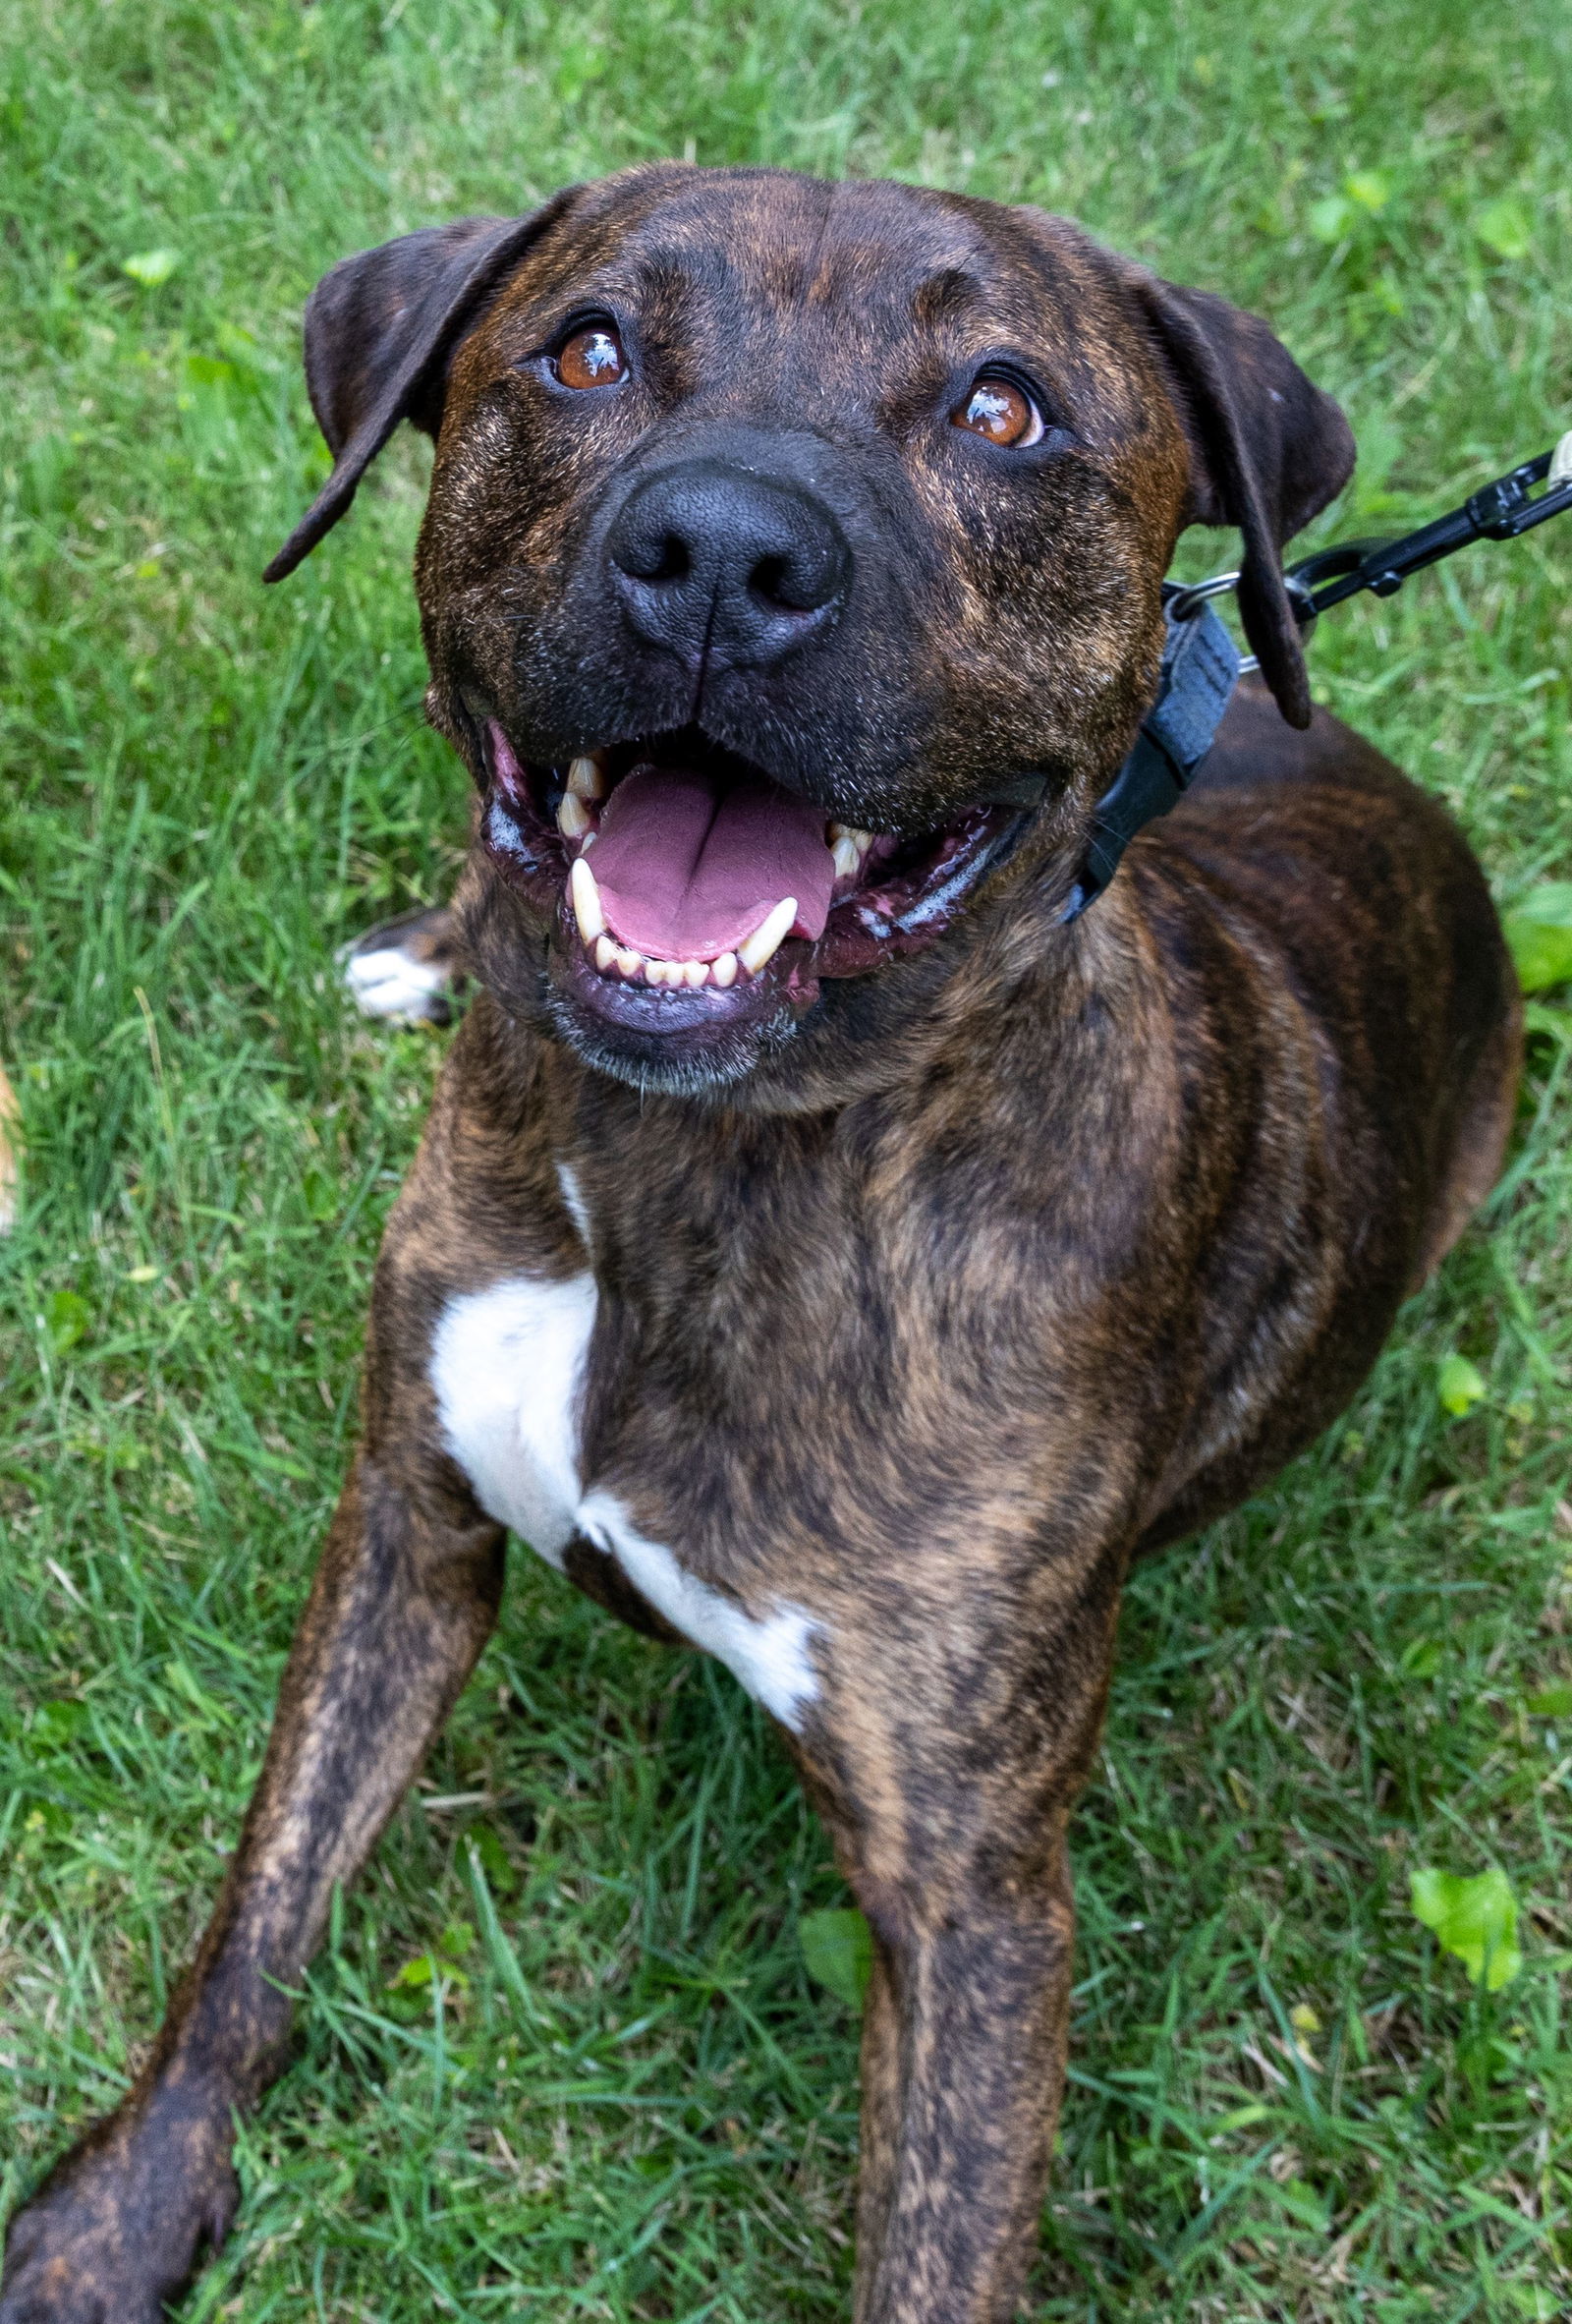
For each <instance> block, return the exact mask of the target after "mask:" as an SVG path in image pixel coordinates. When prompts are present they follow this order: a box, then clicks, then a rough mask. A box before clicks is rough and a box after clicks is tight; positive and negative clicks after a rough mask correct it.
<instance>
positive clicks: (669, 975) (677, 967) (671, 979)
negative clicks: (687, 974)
mask: <svg viewBox="0 0 1572 2324" xmlns="http://www.w3.org/2000/svg"><path fill="white" fill-rule="evenodd" d="M645 975H646V977H647V978H648V979H649V982H650V983H651V985H680V984H681V983H682V966H681V963H680V962H678V961H675V960H646V962H645Z"/></svg>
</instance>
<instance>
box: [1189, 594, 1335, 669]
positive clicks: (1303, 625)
mask: <svg viewBox="0 0 1572 2324" xmlns="http://www.w3.org/2000/svg"><path fill="white" fill-rule="evenodd" d="M1238 588H1239V575H1238V574H1237V573H1214V574H1213V575H1212V576H1211V578H1210V580H1209V581H1194V582H1192V583H1191V584H1190V586H1189V588H1188V589H1182V590H1178V591H1176V592H1175V594H1174V595H1172V596H1171V597H1170V598H1169V599H1168V606H1167V611H1168V617H1169V619H1170V620H1171V621H1191V620H1193V619H1194V618H1195V616H1196V615H1197V614H1198V613H1199V612H1200V611H1201V608H1202V606H1203V605H1205V604H1206V602H1207V599H1208V597H1227V596H1232V595H1235V594H1236V592H1237V591H1238ZM1283 588H1284V589H1285V590H1286V592H1287V594H1288V602H1289V605H1290V606H1291V607H1292V609H1293V616H1294V619H1295V621H1297V622H1298V624H1299V636H1300V643H1301V644H1302V645H1306V646H1308V645H1309V644H1310V640H1311V634H1312V632H1313V631H1314V629H1315V627H1316V600H1315V598H1314V597H1313V596H1312V595H1311V593H1310V590H1309V588H1308V587H1307V585H1306V584H1305V583H1304V582H1303V581H1301V580H1300V578H1299V576H1298V574H1297V573H1285V574H1284V575H1283ZM1260 667H1261V659H1260V656H1259V655H1258V654H1254V653H1242V654H1241V655H1240V657H1239V675H1240V676H1241V677H1242V678H1243V677H1248V676H1249V674H1250V672H1251V671H1252V670H1259V669H1260Z"/></svg>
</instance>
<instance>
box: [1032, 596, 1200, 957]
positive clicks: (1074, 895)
mask: <svg viewBox="0 0 1572 2324" xmlns="http://www.w3.org/2000/svg"><path fill="white" fill-rule="evenodd" d="M1178 595H1180V592H1179V591H1178V590H1177V589H1176V588H1175V587H1174V586H1173V584H1172V583H1167V582H1165V583H1164V585H1163V615H1164V618H1165V619H1166V621H1167V624H1168V636H1167V641H1166V643H1165V644H1164V646H1163V649H1162V675H1161V678H1160V680H1159V684H1158V691H1157V699H1156V701H1155V702H1154V703H1153V704H1152V707H1151V709H1150V710H1149V711H1148V712H1147V715H1146V718H1145V719H1144V720H1143V722H1142V727H1141V732H1140V734H1139V735H1138V736H1137V737H1136V747H1135V749H1134V750H1133V751H1132V752H1131V754H1130V756H1129V758H1128V759H1127V760H1126V761H1125V763H1124V765H1122V766H1121V767H1120V769H1119V771H1118V773H1117V774H1116V775H1115V776H1114V778H1113V781H1112V782H1111V783H1110V784H1109V786H1108V788H1107V789H1106V790H1105V791H1104V792H1103V794H1102V797H1101V798H1100V799H1099V800H1098V801H1097V804H1096V806H1095V808H1094V809H1093V831H1092V843H1091V845H1090V846H1089V848H1088V849H1087V859H1086V862H1085V863H1084V864H1083V865H1082V867H1081V877H1080V878H1079V879H1077V881H1076V883H1075V885H1074V887H1073V888H1072V889H1071V890H1070V898H1069V901H1068V903H1067V904H1066V905H1065V908H1064V913H1063V918H1064V919H1065V920H1075V919H1077V918H1078V917H1079V916H1080V914H1081V913H1083V912H1084V911H1085V910H1086V908H1087V906H1088V904H1092V903H1095V901H1096V899H1097V897H1098V896H1099V895H1101V893H1102V891H1103V889H1104V888H1105V887H1106V886H1107V884H1108V882H1109V880H1110V879H1112V878H1113V876H1114V874H1115V872H1117V870H1118V869H1119V859H1120V857H1121V856H1122V855H1123V854H1124V851H1125V849H1126V848H1127V847H1128V846H1129V844H1130V842H1131V840H1132V839H1133V838H1134V837H1135V835H1136V833H1137V832H1138V831H1140V830H1142V829H1144V828H1145V826H1146V825H1147V824H1148V823H1150V822H1152V821H1154V819H1155V818H1156V817H1157V816H1159V815H1166V814H1167V812H1168V810H1169V808H1170V807H1174V806H1176V805H1177V804H1178V802H1179V801H1180V800H1181V799H1182V798H1183V797H1184V795H1185V791H1186V789H1187V788H1188V786H1189V783H1190V778H1191V776H1192V775H1193V774H1194V773H1195V771H1196V768H1197V767H1198V766H1199V765H1201V762H1202V760H1203V759H1205V757H1206V756H1207V752H1208V751H1209V750H1210V748H1211V746H1212V742H1213V740H1214V738H1215V736H1216V732H1217V729H1218V727H1219V726H1220V725H1221V723H1222V714H1223V712H1224V710H1225V709H1227V708H1228V704H1229V701H1230V699H1231V698H1232V695H1233V690H1234V686H1235V684H1236V682H1237V680H1238V677H1239V665H1240V656H1239V649H1238V647H1237V646H1236V645H1235V644H1234V642H1233V640H1232V638H1230V636H1229V635H1228V632H1227V631H1226V630H1225V629H1224V628H1223V625H1222V623H1221V622H1220V621H1219V620H1218V618H1217V616H1216V614H1215V613H1213V611H1212V609H1211V607H1210V606H1209V605H1207V604H1203V605H1202V606H1201V607H1200V608H1199V610H1197V611H1195V612H1193V613H1190V614H1189V615H1188V616H1187V617H1186V618H1185V619H1184V620H1180V621H1176V620H1175V619H1174V615H1173V612H1172V605H1173V600H1174V599H1175V598H1176V597H1177V596H1178Z"/></svg>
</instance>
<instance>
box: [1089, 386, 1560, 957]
mask: <svg viewBox="0 0 1572 2324" xmlns="http://www.w3.org/2000/svg"><path fill="white" fill-rule="evenodd" d="M1536 484H1544V491H1543V492H1540V493H1538V494H1536V493H1535V491H1534V486H1535V485H1536ZM1568 509H1572V431H1569V432H1568V433H1567V434H1566V435H1564V436H1562V438H1561V440H1560V442H1559V443H1558V444H1555V445H1553V446H1552V447H1551V449H1550V450H1549V451H1548V452H1542V453H1541V454H1540V456H1539V458H1538V459H1537V460H1525V461H1524V462H1523V465H1522V466H1521V467H1520V468H1513V469H1509V470H1508V472H1507V474H1506V475H1505V476H1503V477H1497V478H1496V480H1495V482H1493V483H1491V484H1483V485H1481V487H1480V489H1479V490H1478V491H1477V492H1471V493H1470V494H1469V496H1468V498H1467V499H1466V500H1465V501H1464V503H1463V505H1462V507H1461V508H1454V509H1452V510H1450V511H1449V512H1448V513H1447V515H1445V516H1444V517H1437V518H1436V519H1435V520H1434V522H1433V523H1432V524H1429V525H1422V526H1421V527H1420V529H1419V531H1418V532H1417V533H1404V534H1402V535H1400V536H1399V537H1398V538H1396V539H1393V540H1340V541H1338V542H1337V543H1336V544H1335V545H1334V546H1333V547H1331V548H1322V549H1318V550H1317V551H1316V553H1315V555H1314V556H1309V557H1302V558H1301V559H1300V561H1299V563H1298V564H1297V565H1290V566H1289V567H1288V569H1287V571H1286V572H1285V573H1284V575H1283V580H1284V582H1285V583H1286V585H1287V589H1288V601H1289V603H1290V604H1291V605H1292V607H1293V609H1294V618H1295V620H1296V621H1297V622H1298V623H1299V627H1300V632H1301V635H1302V636H1303V637H1304V638H1305V640H1306V642H1307V643H1308V641H1309V639H1310V635H1311V632H1312V631H1313V630H1314V628H1315V626H1316V622H1317V619H1318V617H1319V615H1320V614H1322V613H1324V612H1326V611H1327V609H1328V608H1329V607H1330V606H1333V605H1340V604H1342V602H1343V600H1344V598H1345V597H1352V596H1357V595H1359V593H1360V591H1361V590H1367V589H1368V590H1371V591H1373V592H1374V593H1375V595H1376V596H1378V597H1390V596H1394V595H1396V593H1397V592H1398V591H1399V590H1400V589H1401V588H1402V586H1403V584H1404V582H1405V581H1407V579H1408V578H1409V576H1410V574H1413V573H1422V572H1423V571H1424V570H1425V568H1426V566H1427V565H1434V564H1438V563H1439V561H1440V559H1441V558H1442V557H1449V556H1452V555H1454V554H1455V553H1456V551H1457V550H1458V549H1460V548H1467V547H1468V546H1469V544H1470V543H1471V542H1472V541H1475V540H1516V539H1517V538H1518V536H1519V534H1522V533H1532V532H1533V530H1534V528H1535V526H1536V525H1543V524H1544V523H1545V522H1546V520H1547V519H1548V518H1550V517H1558V516H1561V515H1563V514H1564V513H1565V512H1566V511H1567V510H1568ZM1238 586H1239V576H1238V574H1237V573H1216V574H1213V575H1212V577H1211V579H1210V580H1209V581H1198V582H1195V583H1193V584H1192V585H1191V586H1190V587H1189V588H1187V589H1179V588H1175V587H1173V586H1172V585H1168V586H1166V587H1165V588H1164V591H1163V612H1164V615H1165V616H1166V619H1167V623H1168V638H1167V644H1166V645H1165V647H1164V649H1163V655H1162V679H1161V683H1160V686H1159V689H1158V693H1157V699H1156V702H1155V703H1154V704H1153V705H1152V708H1151V711H1150V712H1149V713H1148V715H1147V717H1146V719H1145V721H1144V723H1143V725H1142V728H1141V732H1140V735H1139V736H1138V737H1137V740H1136V747H1135V749H1134V750H1133V751H1132V752H1131V754H1130V756H1129V758H1128V759H1127V760H1126V761H1125V763H1124V765H1122V766H1121V767H1120V769H1119V772H1118V773H1117V774H1116V775H1115V777H1114V779H1113V781H1112V782H1111V783H1110V785H1109V786H1108V788H1107V790H1106V791H1104V792H1103V794H1102V797H1101V798H1100V799H1099V800H1098V801H1097V804H1096V807H1095V811H1094V813H1095V822H1094V827H1093V837H1092V842H1091V845H1090V847H1089V848H1088V851H1087V860H1086V863H1085V864H1084V865H1083V867H1082V871H1081V877H1080V879H1078V880H1077V881H1076V884H1075V886H1074V887H1073V888H1072V890H1071V892H1070V899H1069V902H1068V903H1067V905H1066V906H1065V910H1064V914H1063V917H1064V919H1066V920H1074V919H1075V918H1076V917H1077V915H1078V914H1080V913H1082V912H1084V911H1085V910H1086V908H1087V906H1088V904H1090V903H1093V902H1095V899H1096V898H1097V897H1098V896H1099V895H1100V894H1101V893H1102V891H1103V889H1104V888H1105V887H1106V886H1107V884H1108V881H1109V880H1110V879H1112V878H1113V875H1114V873H1115V872H1116V871H1117V870H1118V868H1119V859H1120V858H1121V856H1122V855H1123V854H1124V851H1125V849H1126V848H1127V847H1128V846H1129V844H1130V842H1131V840H1132V839H1133V838H1134V837H1135V835H1136V833H1137V832H1138V831H1140V830H1142V829H1144V828H1145V826H1146V825H1147V824H1148V823H1150V822H1152V821H1154V819H1155V818H1156V817H1157V816H1159V815H1166V814H1167V813H1168V811H1169V809H1170V808H1171V807H1175V806H1177V805H1178V803H1179V801H1180V800H1181V799H1182V798H1183V797H1184V794H1185V791H1186V789H1187V787H1188V785H1189V783H1190V779H1191V777H1192V776H1193V775H1194V773H1195V771H1196V769H1197V767H1198V766H1200V765H1201V763H1202V761H1203V760H1204V759H1205V758H1206V756H1207V752H1208V751H1209V750H1210V748H1211V745H1212V741H1213V739H1214V737H1215V735H1216V732H1217V728H1218V727H1219V725H1220V724H1221V723H1222V716H1223V712H1224V711H1225V710H1226V709H1227V708H1228V703H1229V700H1230V698H1231V696H1232V694H1233V690H1234V685H1235V683H1236V681H1237V680H1238V679H1239V678H1240V677H1242V676H1243V675H1244V673H1245V672H1246V671H1247V670H1253V669H1255V668H1257V667H1258V666H1259V665H1258V663H1257V661H1256V657H1255V655H1254V654H1241V653H1240V652H1239V651H1238V649H1237V648H1236V647H1235V645H1234V642H1233V640H1232V639H1231V638H1230V637H1229V635H1228V632H1227V631H1226V630H1225V629H1224V628H1223V626H1222V623H1221V622H1220V621H1219V620H1218V619H1217V616H1216V615H1215V613H1213V612H1212V610H1211V604H1210V600H1211V599H1212V598H1213V597H1221V596H1227V595H1231V593H1232V592H1233V591H1234V590H1236V589H1237V588H1238Z"/></svg>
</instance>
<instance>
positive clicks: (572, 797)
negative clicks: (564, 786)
mask: <svg viewBox="0 0 1572 2324" xmlns="http://www.w3.org/2000/svg"><path fill="white" fill-rule="evenodd" d="M594 820H595V819H594V817H593V816H592V815H591V814H590V813H589V808H588V807H586V805H585V803H584V801H583V800H582V799H581V798H580V796H579V794H578V793H577V792H576V791H564V792H563V794H562V805H561V806H560V807H559V808H558V809H557V829H558V830H559V831H560V832H561V833H562V836H563V838H564V839H578V838H580V837H582V835H583V834H584V833H585V832H586V831H588V830H589V826H590V825H591V823H592V822H594Z"/></svg>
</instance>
